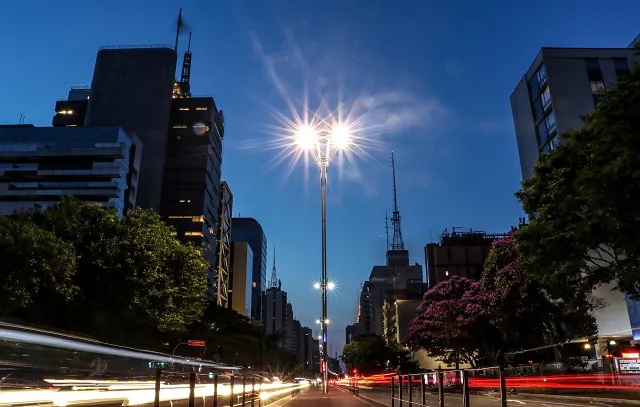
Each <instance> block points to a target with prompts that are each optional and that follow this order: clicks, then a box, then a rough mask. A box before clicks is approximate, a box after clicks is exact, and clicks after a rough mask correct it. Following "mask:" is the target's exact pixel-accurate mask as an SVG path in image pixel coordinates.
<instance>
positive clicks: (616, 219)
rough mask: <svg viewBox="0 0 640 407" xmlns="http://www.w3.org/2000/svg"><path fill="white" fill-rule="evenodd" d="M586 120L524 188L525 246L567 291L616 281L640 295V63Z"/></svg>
mask: <svg viewBox="0 0 640 407" xmlns="http://www.w3.org/2000/svg"><path fill="white" fill-rule="evenodd" d="M584 121H585V126H584V128H583V129H581V130H578V131H573V132H570V133H568V134H565V135H563V138H564V143H563V145H562V146H561V147H559V148H558V149H557V150H555V151H553V152H551V153H550V154H548V155H545V156H542V157H541V158H540V160H539V162H538V163H537V165H536V167H535V170H534V176H533V178H532V179H531V180H526V181H524V182H523V183H522V189H521V191H519V192H518V193H517V194H516V195H517V197H518V199H519V200H520V201H521V202H522V204H523V208H524V210H525V211H526V212H527V213H528V214H529V215H530V217H531V221H530V223H529V225H528V226H526V227H524V228H523V230H522V231H521V233H520V234H519V237H518V249H519V251H520V252H521V253H522V254H523V255H524V258H525V261H526V267H527V270H529V271H531V272H532V273H535V275H536V276H538V277H539V278H541V279H542V280H543V281H545V282H549V283H551V284H552V285H554V286H556V287H558V288H559V289H560V290H567V289H568V288H567V287H577V289H578V290H579V291H587V290H589V289H591V288H593V287H594V286H597V285H599V284H602V283H609V282H612V283H613V284H614V285H615V288H616V289H618V290H619V291H621V292H623V293H626V294H628V295H630V296H632V297H635V298H640V269H639V267H640V266H639V265H640V69H635V70H634V71H633V72H632V73H631V74H630V75H628V76H627V77H626V79H625V80H623V81H621V82H620V83H619V84H618V87H617V88H616V89H614V90H611V91H609V92H607V94H606V95H605V97H604V98H603V99H602V100H601V101H600V103H599V104H598V105H597V107H596V109H595V111H594V112H593V113H592V114H590V115H588V116H587V117H586V118H585V119H584Z"/></svg>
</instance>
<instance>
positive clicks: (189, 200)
mask: <svg viewBox="0 0 640 407" xmlns="http://www.w3.org/2000/svg"><path fill="white" fill-rule="evenodd" d="M186 202H191V199H181V200H180V203H186Z"/></svg>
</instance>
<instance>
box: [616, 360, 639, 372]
mask: <svg viewBox="0 0 640 407" xmlns="http://www.w3.org/2000/svg"><path fill="white" fill-rule="evenodd" d="M616 365H618V372H620V374H638V373H640V359H638V358H635V359H626V358H616Z"/></svg>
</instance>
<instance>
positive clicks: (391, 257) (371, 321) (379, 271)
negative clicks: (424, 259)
mask: <svg viewBox="0 0 640 407" xmlns="http://www.w3.org/2000/svg"><path fill="white" fill-rule="evenodd" d="M386 257H387V264H386V265H384V266H374V267H373V269H372V270H371V274H370V276H369V280H368V281H366V282H365V283H364V285H363V288H362V291H361V293H360V307H359V308H360V311H359V312H360V315H359V320H358V322H359V323H360V325H361V326H362V330H363V333H374V334H376V335H379V336H382V335H383V334H384V312H383V308H384V303H385V300H386V298H387V295H388V294H389V293H392V292H395V291H402V290H405V289H406V288H407V287H408V286H411V285H413V284H422V283H423V281H424V280H423V276H422V266H421V265H420V264H417V263H416V264H413V265H412V264H409V252H408V251H407V250H388V251H387V256H386Z"/></svg>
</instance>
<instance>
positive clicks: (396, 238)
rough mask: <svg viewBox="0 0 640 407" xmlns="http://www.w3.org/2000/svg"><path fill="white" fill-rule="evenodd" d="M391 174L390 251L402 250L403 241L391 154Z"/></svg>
mask: <svg viewBox="0 0 640 407" xmlns="http://www.w3.org/2000/svg"><path fill="white" fill-rule="evenodd" d="M391 172H392V175H393V212H392V214H391V223H392V224H393V240H392V243H391V250H404V240H403V239H402V226H401V225H400V211H399V210H398V196H397V193H396V162H395V159H394V157H393V151H392V152H391Z"/></svg>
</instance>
